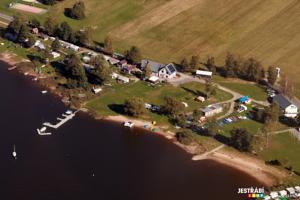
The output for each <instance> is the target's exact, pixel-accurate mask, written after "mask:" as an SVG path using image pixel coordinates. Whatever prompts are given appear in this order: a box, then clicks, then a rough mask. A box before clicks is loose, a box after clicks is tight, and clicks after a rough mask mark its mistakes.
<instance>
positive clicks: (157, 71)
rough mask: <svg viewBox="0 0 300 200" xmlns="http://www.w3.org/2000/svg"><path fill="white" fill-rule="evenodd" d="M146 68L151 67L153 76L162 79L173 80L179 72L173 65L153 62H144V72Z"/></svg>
mask: <svg viewBox="0 0 300 200" xmlns="http://www.w3.org/2000/svg"><path fill="white" fill-rule="evenodd" d="M146 67H150V69H151V71H152V76H157V77H159V78H161V79H172V78H175V77H176V75H177V70H176V67H175V65H174V64H173V63H169V64H167V65H165V64H161V63H157V62H154V61H151V60H142V63H141V68H142V70H145V68H146Z"/></svg>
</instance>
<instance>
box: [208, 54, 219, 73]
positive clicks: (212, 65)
mask: <svg viewBox="0 0 300 200" xmlns="http://www.w3.org/2000/svg"><path fill="white" fill-rule="evenodd" d="M206 67H207V69H208V70H209V71H211V72H212V73H213V74H215V73H216V71H217V67H216V64H215V58H214V57H211V56H210V57H208V58H207V61H206Z"/></svg>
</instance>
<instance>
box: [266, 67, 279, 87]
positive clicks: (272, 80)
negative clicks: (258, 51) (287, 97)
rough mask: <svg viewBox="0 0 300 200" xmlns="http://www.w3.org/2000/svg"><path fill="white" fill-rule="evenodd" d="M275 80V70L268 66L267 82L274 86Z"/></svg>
mask: <svg viewBox="0 0 300 200" xmlns="http://www.w3.org/2000/svg"><path fill="white" fill-rule="evenodd" d="M276 80H277V70H276V68H275V67H274V66H269V68H268V82H269V83H270V84H271V85H274V84H275V83H276Z"/></svg>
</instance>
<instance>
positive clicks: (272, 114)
mask: <svg viewBox="0 0 300 200" xmlns="http://www.w3.org/2000/svg"><path fill="white" fill-rule="evenodd" d="M279 117H280V108H279V106H278V104H276V103H272V104H271V105H270V106H269V107H268V108H266V109H265V117H264V123H265V124H267V125H274V123H277V122H278V120H279Z"/></svg>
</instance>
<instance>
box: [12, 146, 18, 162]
mask: <svg viewBox="0 0 300 200" xmlns="http://www.w3.org/2000/svg"><path fill="white" fill-rule="evenodd" d="M12 155H13V157H14V158H15V159H17V152H16V146H15V145H14V151H13V152H12Z"/></svg>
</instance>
